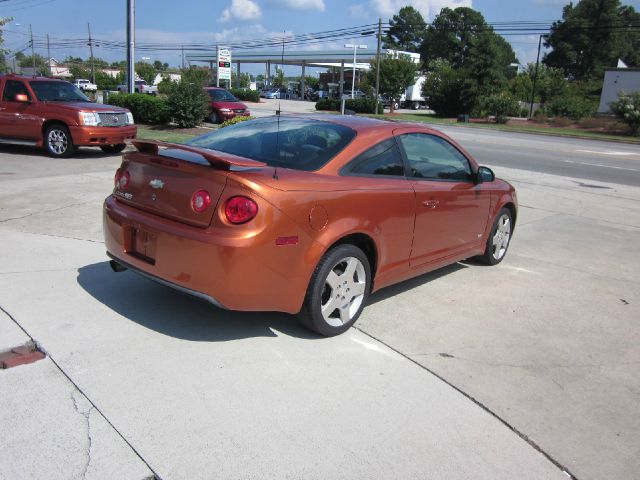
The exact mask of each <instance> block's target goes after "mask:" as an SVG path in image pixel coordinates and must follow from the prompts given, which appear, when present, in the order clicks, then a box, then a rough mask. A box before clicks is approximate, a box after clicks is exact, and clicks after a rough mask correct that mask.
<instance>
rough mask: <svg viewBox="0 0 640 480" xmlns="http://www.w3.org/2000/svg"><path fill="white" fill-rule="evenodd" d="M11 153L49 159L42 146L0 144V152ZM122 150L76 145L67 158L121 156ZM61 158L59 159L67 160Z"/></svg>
mask: <svg viewBox="0 0 640 480" xmlns="http://www.w3.org/2000/svg"><path fill="white" fill-rule="evenodd" d="M3 153H4V154H12V155H29V156H31V157H43V158H49V159H51V158H52V157H50V156H49V155H48V154H47V152H46V151H45V150H44V149H42V148H37V147H31V146H28V145H9V144H4V145H0V154H3ZM121 155H122V152H118V153H105V152H103V151H102V150H100V148H99V147H77V148H76V151H75V152H74V153H73V155H72V156H71V157H69V158H68V159H74V158H109V157H116V156H121ZM68 159H67V158H62V159H61V160H68Z"/></svg>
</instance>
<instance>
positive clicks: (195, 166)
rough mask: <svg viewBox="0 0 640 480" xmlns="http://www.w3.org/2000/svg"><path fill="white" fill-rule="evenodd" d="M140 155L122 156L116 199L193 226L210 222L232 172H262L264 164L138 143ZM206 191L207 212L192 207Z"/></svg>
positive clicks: (186, 148)
mask: <svg viewBox="0 0 640 480" xmlns="http://www.w3.org/2000/svg"><path fill="white" fill-rule="evenodd" d="M133 143H134V145H135V146H136V148H137V149H138V151H136V152H129V153H127V154H126V155H125V156H124V159H123V162H122V166H121V167H120V173H121V175H125V172H127V173H128V176H129V183H128V185H126V186H124V185H123V184H122V182H118V184H117V185H116V187H115V189H114V195H115V196H116V198H117V199H118V200H119V201H121V202H123V203H126V204H128V205H130V206H132V207H135V208H139V209H140V210H145V211H147V212H150V213H153V214H155V215H158V216H161V217H164V218H168V219H171V220H175V221H178V222H181V223H185V224H188V225H192V226H195V227H200V228H205V227H207V226H209V224H210V223H211V218H212V217H213V213H214V212H215V209H216V206H217V203H218V200H219V199H220V196H221V194H222V191H223V190H224V186H225V184H226V181H227V176H228V174H229V171H230V170H234V169H235V170H241V169H253V168H260V167H261V166H263V165H264V164H262V163H261V162H255V161H253V160H249V159H244V158H241V157H236V156H234V155H228V154H224V153H221V152H215V151H213V150H207V149H202V148H198V147H191V146H188V145H177V144H167V143H162V142H151V141H139V140H137V141H134V142H133ZM200 190H205V191H207V192H208V193H209V196H210V198H211V203H210V205H209V206H208V207H207V208H206V210H204V211H203V212H201V213H199V212H196V211H195V210H194V209H193V208H192V203H191V202H192V197H193V195H194V194H195V193H196V192H198V191H200Z"/></svg>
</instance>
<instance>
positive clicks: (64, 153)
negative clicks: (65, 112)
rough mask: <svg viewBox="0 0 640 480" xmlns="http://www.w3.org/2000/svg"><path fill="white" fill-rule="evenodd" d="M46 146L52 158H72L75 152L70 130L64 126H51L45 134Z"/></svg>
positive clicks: (56, 124)
mask: <svg viewBox="0 0 640 480" xmlns="http://www.w3.org/2000/svg"><path fill="white" fill-rule="evenodd" d="M44 146H45V148H46V149H47V152H48V153H49V155H51V156H52V157H56V158H64V157H70V156H71V155H73V152H74V151H75V146H74V145H73V140H72V139H71V135H69V130H68V129H67V127H65V126H64V125H62V124H59V123H54V124H53V125H49V126H48V127H47V129H46V130H45V132H44Z"/></svg>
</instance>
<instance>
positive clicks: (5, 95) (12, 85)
mask: <svg viewBox="0 0 640 480" xmlns="http://www.w3.org/2000/svg"><path fill="white" fill-rule="evenodd" d="M20 94H22V95H26V96H27V97H29V100H31V95H29V91H28V90H27V87H26V86H25V84H24V83H22V82H18V81H16V80H7V82H6V83H5V84H4V90H3V92H2V99H3V100H4V101H5V102H15V101H16V95H20Z"/></svg>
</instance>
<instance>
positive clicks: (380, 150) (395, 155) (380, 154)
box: [344, 138, 404, 176]
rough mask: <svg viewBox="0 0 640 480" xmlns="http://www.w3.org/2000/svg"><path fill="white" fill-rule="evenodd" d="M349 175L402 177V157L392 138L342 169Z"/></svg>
mask: <svg viewBox="0 0 640 480" xmlns="http://www.w3.org/2000/svg"><path fill="white" fill-rule="evenodd" d="M344 172H345V173H347V174H349V175H393V176H404V166H403V164H402V157H401V156H400V152H399V151H398V146H397V145H396V142H395V141H394V140H393V138H391V139H389V140H385V141H384V142H380V143H378V144H377V145H376V146H374V147H371V148H370V149H369V150H367V151H366V152H364V153H361V154H360V155H358V156H357V157H356V158H355V159H354V160H352V161H351V162H350V163H349V165H347V167H346V168H345V169H344Z"/></svg>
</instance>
